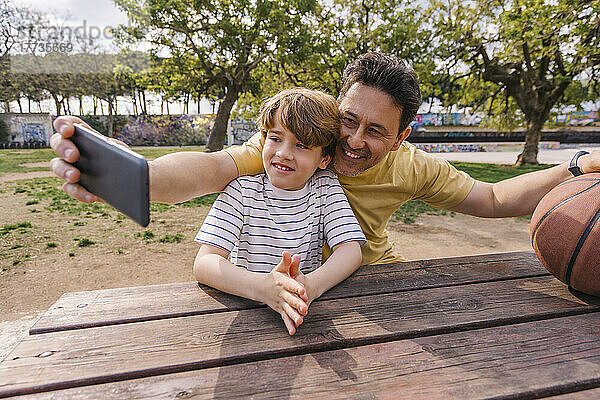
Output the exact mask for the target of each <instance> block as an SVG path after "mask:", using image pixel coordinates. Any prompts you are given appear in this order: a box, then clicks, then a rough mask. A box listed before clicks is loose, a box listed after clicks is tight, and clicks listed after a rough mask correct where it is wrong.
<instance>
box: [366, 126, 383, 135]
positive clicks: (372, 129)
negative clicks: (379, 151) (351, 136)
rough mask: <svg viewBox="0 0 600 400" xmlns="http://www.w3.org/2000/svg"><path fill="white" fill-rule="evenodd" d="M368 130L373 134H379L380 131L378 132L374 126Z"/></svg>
mask: <svg viewBox="0 0 600 400" xmlns="http://www.w3.org/2000/svg"><path fill="white" fill-rule="evenodd" d="M369 132H371V133H372V134H374V135H381V132H379V131H378V130H377V129H374V128H371V129H369Z"/></svg>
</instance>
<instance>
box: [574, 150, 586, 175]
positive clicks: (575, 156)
mask: <svg viewBox="0 0 600 400" xmlns="http://www.w3.org/2000/svg"><path fill="white" fill-rule="evenodd" d="M584 154H590V153H589V152H587V151H583V150H581V151H578V152H577V153H575V155H574V156H573V158H571V163H570V164H569V172H571V173H572V174H573V176H579V175H581V174H583V172H581V170H580V169H579V167H578V166H577V160H579V157H581V156H582V155H584Z"/></svg>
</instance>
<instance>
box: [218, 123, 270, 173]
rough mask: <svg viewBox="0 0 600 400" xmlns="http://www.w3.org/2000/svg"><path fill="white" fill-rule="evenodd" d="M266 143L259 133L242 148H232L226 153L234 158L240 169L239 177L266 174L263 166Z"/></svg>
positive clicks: (226, 150)
mask: <svg viewBox="0 0 600 400" xmlns="http://www.w3.org/2000/svg"><path fill="white" fill-rule="evenodd" d="M264 144H265V141H264V139H263V137H262V135H261V133H260V132H257V133H255V134H254V136H252V137H251V138H250V139H248V141H247V142H245V143H244V144H242V145H241V146H232V147H228V148H227V149H225V152H226V153H227V154H229V155H230V156H231V158H233V161H234V162H235V165H236V166H237V169H238V175H239V176H244V175H257V174H260V173H263V172H265V169H264V167H263V164H262V148H263V145H264Z"/></svg>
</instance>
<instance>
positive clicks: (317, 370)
mask: <svg viewBox="0 0 600 400" xmlns="http://www.w3.org/2000/svg"><path fill="white" fill-rule="evenodd" d="M11 395H29V396H25V398H29V397H30V396H31V397H35V398H50V399H64V398H101V399H105V398H106V399H110V398H118V399H133V398H135V399H138V398H140V399H141V398H143V399H147V398H172V399H184V398H200V399H201V398H232V397H244V398H247V397H252V398H277V399H281V398H310V399H312V398H326V399H330V398H360V399H363V398H388V399H389V398H408V399H414V398H431V399H437V398H465V399H475V398H539V397H545V396H558V398H559V399H592V398H600V301H599V300H598V298H594V297H589V296H585V295H581V294H578V293H576V292H572V291H570V290H569V289H568V288H567V287H566V286H565V285H564V284H562V283H561V282H559V281H558V280H556V279H555V278H554V277H552V276H551V275H550V274H549V273H548V272H547V271H546V270H545V269H544V268H543V267H542V266H541V265H540V264H539V262H538V261H537V259H536V258H535V255H534V254H533V253H532V252H515V253H501V254H490V255H481V256H471V257H458V258H441V259H435V260H422V261H412V262H405V263H398V264H389V265H376V266H365V267H361V268H360V269H359V270H358V271H357V272H356V273H355V274H354V275H352V276H351V277H350V278H349V279H348V280H346V281H345V282H343V283H341V284H340V285H338V286H336V287H335V288H333V289H332V290H330V291H329V292H327V293H326V294H325V295H324V296H323V297H322V298H320V299H318V300H317V301H315V302H314V303H313V304H312V305H311V308H310V313H309V315H308V316H307V317H306V318H305V321H304V324H303V325H301V327H300V328H299V329H298V332H297V333H296V335H294V336H289V335H288V334H287V332H286V330H285V328H284V325H283V322H282V321H281V319H280V317H279V315H277V314H276V313H275V312H273V311H272V310H271V309H269V308H267V307H265V306H263V305H260V304H257V303H254V302H252V301H248V300H245V299H241V298H238V297H235V296H230V295H227V294H224V293H221V292H218V291H216V290H213V289H210V288H207V287H201V286H199V285H198V284H197V283H194V282H188V283H179V284H167V285H156V286H145V287H134V288H125V289H109V290H97V291H88V292H78V293H67V294H65V295H63V296H62V297H61V298H60V299H59V300H58V301H57V302H56V303H55V304H54V305H53V306H52V307H50V309H49V310H48V311H47V312H46V313H45V315H43V316H42V317H41V318H40V319H39V321H37V323H36V324H35V325H34V326H33V327H32V328H31V331H30V335H29V336H28V337H26V338H25V339H23V340H22V341H21V342H20V343H19V344H18V345H17V346H16V347H15V348H14V350H13V351H12V352H11V353H10V354H9V355H8V356H7V357H6V358H5V359H4V360H3V361H2V363H0V397H6V396H11Z"/></svg>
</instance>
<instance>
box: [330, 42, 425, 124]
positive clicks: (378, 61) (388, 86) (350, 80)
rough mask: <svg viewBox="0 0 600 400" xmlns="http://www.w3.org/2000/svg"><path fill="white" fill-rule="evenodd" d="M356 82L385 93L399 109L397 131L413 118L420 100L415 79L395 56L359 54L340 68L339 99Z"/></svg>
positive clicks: (413, 73) (417, 80)
mask: <svg viewBox="0 0 600 400" xmlns="http://www.w3.org/2000/svg"><path fill="white" fill-rule="evenodd" d="M357 82H358V83H361V84H363V85H365V86H370V87H372V88H374V89H378V90H381V91H382V92H384V93H386V94H388V95H389V96H390V97H392V99H393V100H394V103H396V105H397V106H399V107H400V108H401V109H402V114H401V115H400V129H399V131H398V134H400V132H402V131H403V130H404V129H406V127H407V126H408V125H409V124H410V123H411V122H412V120H413V119H415V116H416V115H417V111H418V110H419V107H420V106H421V103H422V100H421V89H419V78H418V77H417V74H416V73H415V71H413V70H412V69H410V68H408V67H407V66H406V64H405V63H404V61H402V60H401V59H399V58H398V57H396V56H393V55H387V54H382V53H376V52H372V53H365V54H362V55H360V56H359V57H358V58H357V59H356V60H354V62H352V63H351V64H349V65H348V66H347V67H346V69H345V70H344V74H343V75H342V89H341V90H340V96H339V100H340V101H341V100H342V99H343V98H344V96H345V95H346V92H347V91H348V89H350V88H351V87H352V85H354V84H355V83H357Z"/></svg>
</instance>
